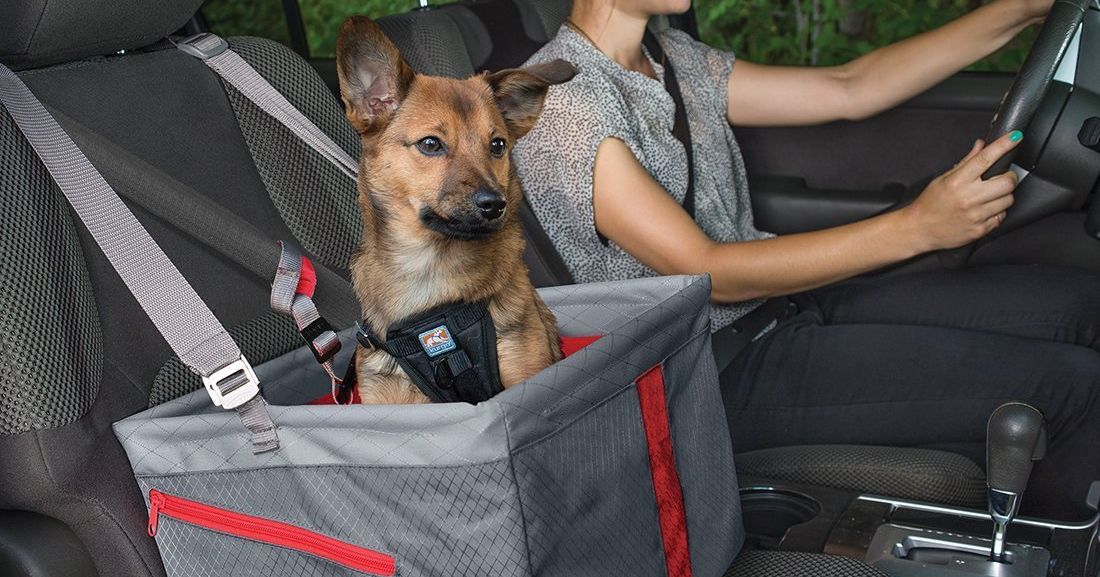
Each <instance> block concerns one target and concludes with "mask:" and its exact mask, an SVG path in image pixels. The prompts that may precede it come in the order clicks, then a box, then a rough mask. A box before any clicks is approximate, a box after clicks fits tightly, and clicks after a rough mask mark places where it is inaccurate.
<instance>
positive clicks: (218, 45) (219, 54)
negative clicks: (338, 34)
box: [176, 33, 359, 180]
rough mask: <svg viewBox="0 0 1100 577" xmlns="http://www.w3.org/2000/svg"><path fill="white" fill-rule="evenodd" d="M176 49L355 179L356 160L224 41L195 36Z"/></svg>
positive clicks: (357, 165)
mask: <svg viewBox="0 0 1100 577" xmlns="http://www.w3.org/2000/svg"><path fill="white" fill-rule="evenodd" d="M176 47H177V48H179V49H180V50H182V51H183V52H185V53H187V54H190V55H191V56H194V57H196V58H198V59H200V60H202V61H203V62H205V63H206V65H207V66H209V67H210V68H211V69H212V70H214V71H215V72H217V73H218V75H219V76H221V77H222V78H224V79H225V81H226V82H228V83H229V84H232V85H233V87H234V88H236V89H237V90H240V91H241V94H243V95H244V96H245V97H246V98H248V99H249V100H251V101H252V102H253V103H254V104H255V105H256V106H259V107H260V109H261V110H263V111H264V112H266V113H268V114H269V115H271V117H272V118H274V119H275V120H278V121H279V122H280V123H282V124H283V126H286V127H287V128H289V129H290V131H291V132H293V133H294V135H295V136H297V137H298V138H299V139H300V140H302V142H305V143H306V144H308V145H309V146H310V147H311V148H313V149H314V150H316V151H317V152H318V153H319V154H320V155H321V156H324V157H325V158H326V159H328V160H329V161H330V162H332V163H333V164H334V165H336V167H337V168H339V169H340V171H341V172H343V173H344V174H346V175H347V176H348V177H349V178H351V179H353V180H354V179H355V178H356V177H358V175H359V164H358V163H356V162H355V159H353V158H352V157H351V155H349V154H348V153H347V152H345V151H344V149H343V148H340V146H339V145H337V144H336V143H335V142H333V141H332V139H331V138H329V136H328V135H327V134H325V132H324V131H323V130H321V129H320V128H318V127H317V125H316V124H314V123H313V122H312V121H311V120H310V119H308V118H306V117H305V115H303V114H302V113H301V112H300V111H299V110H298V109H297V108H295V107H294V105H293V104H291V103H290V102H288V101H287V99H286V98H285V97H284V96H283V95H282V94H280V93H279V91H278V90H275V87H273V86H271V84H270V83H268V81H267V80H265V79H264V77H263V76H261V75H260V73H259V72H256V69H255V68H253V67H252V66H251V65H250V64H249V63H247V62H245V61H244V59H243V58H241V57H240V55H239V54H237V53H236V52H233V51H232V50H230V49H229V43H228V42H226V41H225V40H224V39H222V38H221V37H218V36H215V35H214V34H208V33H204V34H197V35H195V36H191V37H190V38H187V39H185V40H181V41H179V42H177V43H176Z"/></svg>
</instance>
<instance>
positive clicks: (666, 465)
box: [636, 365, 691, 577]
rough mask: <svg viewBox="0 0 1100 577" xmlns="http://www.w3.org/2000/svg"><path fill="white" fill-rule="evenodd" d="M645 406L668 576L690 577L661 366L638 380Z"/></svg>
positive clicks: (647, 433) (684, 522)
mask: <svg viewBox="0 0 1100 577" xmlns="http://www.w3.org/2000/svg"><path fill="white" fill-rule="evenodd" d="M636 384H637V386H638V401H639V403H640V404H641V409H642V423H643V425H645V437H646V442H647V444H648V445H649V467H650V473H651V474H652V476H653V492H654V494H655V496H656V498H657V518H658V520H659V521H660V524H661V540H662V541H663V542H664V548H665V565H666V566H667V569H668V577H691V551H690V550H689V549H688V536H687V515H686V513H685V512H684V492H683V489H682V488H681V486H680V475H679V473H677V472H676V460H675V456H674V455H673V449H672V431H671V430H670V428H669V420H668V405H667V402H666V400H665V377H664V371H663V370H662V368H661V365H657V366H656V367H653V368H652V369H649V370H648V371H646V372H645V374H643V375H642V376H641V377H638V380H637V381H636Z"/></svg>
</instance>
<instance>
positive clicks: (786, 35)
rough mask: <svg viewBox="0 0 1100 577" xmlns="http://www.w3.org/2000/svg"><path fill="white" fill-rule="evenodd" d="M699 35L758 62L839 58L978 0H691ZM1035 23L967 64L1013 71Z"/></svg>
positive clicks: (930, 24)
mask: <svg viewBox="0 0 1100 577" xmlns="http://www.w3.org/2000/svg"><path fill="white" fill-rule="evenodd" d="M694 4H695V11H696V18H697V21H698V23H699V33H700V36H701V37H702V39H703V40H704V41H705V42H707V43H708V44H711V45H713V46H717V47H719V48H725V49H728V50H733V51H734V52H735V53H737V55H738V56H739V57H741V58H745V59H746V60H749V61H752V62H758V63H762V64H780V65H796V66H797V65H802V66H805V65H821V66H829V65H834V64H842V63H844V62H847V61H849V60H852V59H853V58H856V57H858V56H860V55H861V54H866V53H867V52H870V51H872V50H874V49H875V48H878V47H881V46H885V45H887V44H890V43H892V42H897V41H898V40H902V39H904V38H908V37H910V36H913V35H914V34H917V33H919V32H922V31H924V30H930V29H932V28H934V27H937V26H940V25H942V24H945V23H947V22H949V21H950V20H952V19H954V18H957V17H958V16H961V15H963V14H965V13H966V12H968V11H970V10H973V9H975V8H977V7H978V6H981V4H982V2H981V1H980V0H937V1H932V2H909V1H901V2H883V1H882V0H783V1H780V2H777V1H776V0H697V1H696V2H695V3H694ZM1035 32H1036V31H1035V30H1034V29H1031V30H1028V31H1027V32H1025V33H1024V34H1021V35H1020V37H1018V38H1017V39H1016V40H1014V41H1013V42H1012V43H1011V44H1009V45H1008V46H1006V47H1005V48H1004V49H1002V50H1001V51H999V52H997V53H996V54H994V55H992V56H990V57H989V58H986V59H985V60H982V61H980V62H978V63H977V64H975V65H974V66H972V67H971V68H970V70H985V71H997V72H1013V71H1015V70H1017V69H1018V68H1019V67H1020V64H1022V63H1023V61H1024V58H1025V57H1026V56H1027V51H1028V48H1029V47H1030V46H1031V42H1032V41H1033V40H1034V38H1035Z"/></svg>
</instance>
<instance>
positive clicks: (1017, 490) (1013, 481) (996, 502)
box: [986, 403, 1047, 561]
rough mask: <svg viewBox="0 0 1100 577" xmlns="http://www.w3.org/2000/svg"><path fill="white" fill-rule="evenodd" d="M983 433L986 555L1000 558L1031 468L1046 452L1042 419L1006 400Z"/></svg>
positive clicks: (1023, 407)
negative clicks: (989, 528)
mask: <svg viewBox="0 0 1100 577" xmlns="http://www.w3.org/2000/svg"><path fill="white" fill-rule="evenodd" d="M986 435H987V437H986V477H987V479H988V481H987V484H988V486H989V514H990V516H991V517H993V523H994V525H995V528H994V532H993V550H992V552H991V555H990V556H991V557H992V559H993V560H994V561H1002V560H1003V559H1004V546H1005V532H1006V531H1007V529H1008V524H1009V523H1011V522H1012V519H1013V518H1015V517H1016V513H1017V512H1018V511H1019V509H1020V496H1021V495H1022V494H1023V492H1024V489H1026V488H1027V481H1028V479H1029V478H1030V477H1031V468H1032V466H1033V465H1034V464H1035V461H1038V460H1040V459H1042V458H1043V456H1044V455H1045V454H1046V448H1047V429H1046V421H1045V420H1044V419H1043V415H1042V413H1040V412H1039V410H1038V409H1036V408H1035V407H1032V406H1030V405H1025V404H1024V403H1006V404H1004V405H1001V406H1000V407H998V408H997V410H996V411H993V415H992V416H991V417H989V425H988V427H987V428H986Z"/></svg>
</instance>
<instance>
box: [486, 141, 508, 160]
mask: <svg viewBox="0 0 1100 577" xmlns="http://www.w3.org/2000/svg"><path fill="white" fill-rule="evenodd" d="M507 147H508V143H507V142H505V141H504V139H503V138H494V139H493V141H492V142H490V143H489V154H492V155H493V156H495V157H497V158H500V157H502V156H504V149H506V148H507Z"/></svg>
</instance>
